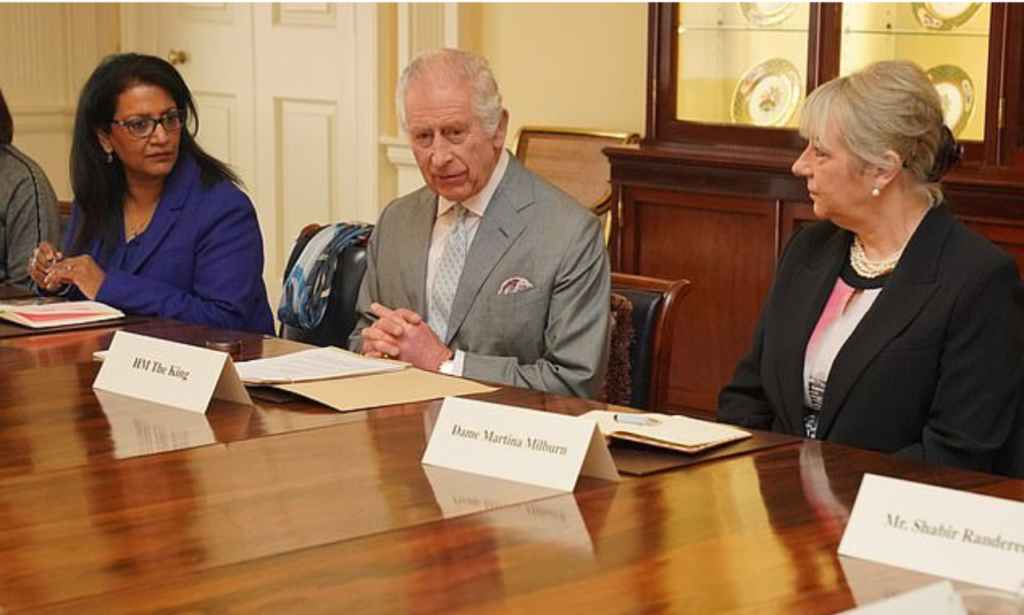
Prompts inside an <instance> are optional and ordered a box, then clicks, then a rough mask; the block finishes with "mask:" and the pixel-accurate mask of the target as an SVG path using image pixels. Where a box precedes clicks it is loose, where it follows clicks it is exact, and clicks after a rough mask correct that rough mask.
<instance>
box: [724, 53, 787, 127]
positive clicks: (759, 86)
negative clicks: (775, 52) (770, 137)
mask: <svg viewBox="0 0 1024 615" xmlns="http://www.w3.org/2000/svg"><path fill="white" fill-rule="evenodd" d="M800 91H801V87H800V71H798V70H797V69H796V67H795V66H793V64H792V62H790V61H789V60H786V59H783V58H772V59H770V60H766V61H764V62H761V63H760V64H758V65H756V66H754V67H753V68H751V69H750V70H748V71H747V72H746V73H745V74H744V75H743V78H742V79H740V82H739V83H737V84H736V92H735V93H734V94H733V95H732V121H733V122H736V123H737V124H753V125H754V126H785V124H786V122H788V121H789V118H791V117H793V112H794V111H796V107H797V104H798V103H799V102H800Z"/></svg>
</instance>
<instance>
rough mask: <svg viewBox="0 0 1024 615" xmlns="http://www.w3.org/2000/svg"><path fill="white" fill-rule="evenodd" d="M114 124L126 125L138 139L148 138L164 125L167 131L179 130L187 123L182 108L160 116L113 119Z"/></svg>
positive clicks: (129, 131) (129, 132) (130, 132)
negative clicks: (158, 127)
mask: <svg viewBox="0 0 1024 615" xmlns="http://www.w3.org/2000/svg"><path fill="white" fill-rule="evenodd" d="M110 122H111V123H112V124H117V125H118V126H122V127H124V129H125V130H127V131H128V134H130V135H131V136H133V137H135V138H136V139H148V138H149V137H150V136H152V135H153V133H154V132H156V127H157V126H163V127H164V130H166V131H167V132H177V131H179V130H181V127H182V126H183V125H184V124H185V112H184V111H182V110H180V109H175V110H173V111H168V112H167V113H165V114H163V115H161V116H160V117H133V118H131V119H127V120H111V121H110Z"/></svg>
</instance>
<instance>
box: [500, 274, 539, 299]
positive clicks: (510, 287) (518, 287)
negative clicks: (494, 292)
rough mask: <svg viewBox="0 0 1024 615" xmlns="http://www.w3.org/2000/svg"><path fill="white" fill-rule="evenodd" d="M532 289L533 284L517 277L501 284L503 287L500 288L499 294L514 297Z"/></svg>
mask: <svg viewBox="0 0 1024 615" xmlns="http://www.w3.org/2000/svg"><path fill="white" fill-rule="evenodd" d="M531 288H533V284H532V283H531V282H530V281H529V280H527V279H526V278H521V277H519V276H515V277H512V278H509V279H507V280H505V281H504V282H502V283H501V286H499V287H498V294H499V295H514V294H515V293H521V292H523V291H524V290H530V289H531Z"/></svg>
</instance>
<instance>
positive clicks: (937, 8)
mask: <svg viewBox="0 0 1024 615" xmlns="http://www.w3.org/2000/svg"><path fill="white" fill-rule="evenodd" d="M911 6H912V9H913V11H914V17H916V18H917V22H918V23H919V24H921V25H922V26H924V27H925V28H928V29H929V30H954V29H956V28H959V27H960V26H962V25H964V24H965V23H967V22H968V21H970V20H971V17H974V14H975V13H977V12H978V9H980V8H981V3H980V2H914V3H912V4H911Z"/></svg>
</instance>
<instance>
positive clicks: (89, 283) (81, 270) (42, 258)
mask: <svg viewBox="0 0 1024 615" xmlns="http://www.w3.org/2000/svg"><path fill="white" fill-rule="evenodd" d="M28 274H29V275H30V276H31V277H32V281H33V282H35V283H36V285H37V286H38V287H39V288H41V289H43V290H45V291H47V292H51V293H52V292H57V291H59V290H60V289H61V287H63V286H65V285H67V284H73V285H75V286H77V287H78V290H80V291H82V294H83V295H85V296H86V297H88V298H89V299H95V298H96V294H97V293H98V292H99V290H100V285H102V284H103V278H104V277H105V275H106V274H104V272H103V270H102V269H100V266H99V265H97V264H96V261H94V260H93V259H92V257H91V256H89V255H88V254H83V255H81V256H74V257H71V258H67V259H65V258H64V255H63V254H61V253H60V252H58V251H57V250H55V249H54V247H53V246H52V245H50V243H49V242H47V241H44V242H42V243H40V244H39V246H38V247H37V248H36V249H35V250H33V251H32V256H30V257H29V259H28Z"/></svg>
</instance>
